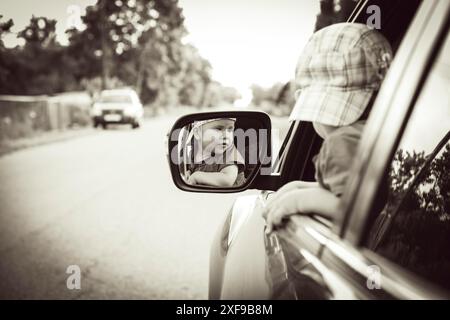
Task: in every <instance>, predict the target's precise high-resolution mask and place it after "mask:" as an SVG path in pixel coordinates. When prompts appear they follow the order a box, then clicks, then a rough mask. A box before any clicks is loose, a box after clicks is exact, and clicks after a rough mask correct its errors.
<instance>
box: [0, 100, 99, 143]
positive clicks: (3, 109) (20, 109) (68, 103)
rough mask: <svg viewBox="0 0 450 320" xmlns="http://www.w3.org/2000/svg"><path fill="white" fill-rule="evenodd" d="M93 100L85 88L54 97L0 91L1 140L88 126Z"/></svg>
mask: <svg viewBox="0 0 450 320" xmlns="http://www.w3.org/2000/svg"><path fill="white" fill-rule="evenodd" d="M91 103H92V102H91V98H90V97H89V95H88V94H86V93H84V92H83V93H79V92H78V93H65V94H61V95H57V96H51V97H50V96H2V95H0V140H4V139H17V138H24V137H30V136H33V135H36V134H37V133H39V132H45V131H52V130H66V129H69V128H73V127H84V126H88V125H90V124H91V120H90V107H91Z"/></svg>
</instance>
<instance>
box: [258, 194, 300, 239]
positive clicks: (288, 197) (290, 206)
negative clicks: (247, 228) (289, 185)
mask: <svg viewBox="0 0 450 320" xmlns="http://www.w3.org/2000/svg"><path fill="white" fill-rule="evenodd" d="M280 190H281V189H280ZM302 191H303V190H301V189H298V188H296V189H294V190H289V191H286V192H283V193H282V194H280V196H278V197H277V198H276V199H273V200H272V201H270V202H269V203H268V204H267V206H266V208H265V209H264V212H263V216H265V217H266V223H267V233H270V232H272V230H273V229H274V228H275V227H277V226H279V225H281V224H282V220H283V218H286V217H288V216H290V215H293V214H297V213H299V202H301V201H302V198H303V197H302V196H301V194H302V193H303V192H302ZM277 193H278V192H277Z"/></svg>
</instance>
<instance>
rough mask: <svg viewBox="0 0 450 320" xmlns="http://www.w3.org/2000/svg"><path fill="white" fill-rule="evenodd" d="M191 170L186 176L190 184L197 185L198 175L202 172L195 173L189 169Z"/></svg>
mask: <svg viewBox="0 0 450 320" xmlns="http://www.w3.org/2000/svg"><path fill="white" fill-rule="evenodd" d="M188 172H189V175H187V176H186V178H187V182H188V183H189V184H190V185H196V184H198V175H199V174H200V172H198V171H197V172H194V173H192V174H191V173H190V171H188Z"/></svg>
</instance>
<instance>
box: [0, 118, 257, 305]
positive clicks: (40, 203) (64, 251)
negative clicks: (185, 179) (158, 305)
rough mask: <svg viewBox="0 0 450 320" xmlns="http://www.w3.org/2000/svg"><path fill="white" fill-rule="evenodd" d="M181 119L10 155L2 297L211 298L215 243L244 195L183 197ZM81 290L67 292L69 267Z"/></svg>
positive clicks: (0, 258)
mask: <svg viewBox="0 0 450 320" xmlns="http://www.w3.org/2000/svg"><path fill="white" fill-rule="evenodd" d="M175 119H176V118H175V117H172V116H165V117H159V118H155V119H152V120H148V121H146V123H145V125H144V126H143V128H141V129H139V130H131V129H130V128H129V127H128V126H125V127H119V126H118V127H116V128H111V129H110V130H107V131H103V130H101V129H98V130H94V131H93V132H92V134H88V135H84V136H81V137H78V138H73V139H69V140H64V141H60V142H55V143H51V144H47V145H41V146H37V147H32V148H28V149H24V150H20V151H16V152H14V153H11V154H7V155H4V156H1V157H0V298H3V299H5V298H7V299H22V298H26V299H116V298H117V299H119V298H120V299H186V298H189V299H205V298H207V292H208V289H207V288H208V268H209V251H210V245H211V241H212V239H213V236H214V234H215V232H216V231H217V229H218V228H219V226H220V224H221V222H222V220H223V219H224V218H225V215H226V213H227V211H228V210H229V208H230V207H231V205H232V203H233V201H234V199H235V198H236V197H237V196H239V195H242V194H248V193H254V192H255V191H254V190H253V191H252V190H250V191H246V192H244V193H241V194H200V193H188V192H183V191H180V190H178V189H177V188H176V187H175V186H174V185H173V183H172V179H171V176H170V172H169V167H168V164H167V163H166V157H165V146H164V137H165V134H166V132H167V131H168V129H169V127H170V126H171V125H172V124H173V122H174V120H175ZM71 265H77V266H79V268H80V271H81V278H80V279H81V281H80V284H81V289H79V290H78V289H75V290H69V289H68V288H67V284H66V282H67V279H68V277H69V276H70V274H67V273H66V271H67V268H68V267H69V266H71Z"/></svg>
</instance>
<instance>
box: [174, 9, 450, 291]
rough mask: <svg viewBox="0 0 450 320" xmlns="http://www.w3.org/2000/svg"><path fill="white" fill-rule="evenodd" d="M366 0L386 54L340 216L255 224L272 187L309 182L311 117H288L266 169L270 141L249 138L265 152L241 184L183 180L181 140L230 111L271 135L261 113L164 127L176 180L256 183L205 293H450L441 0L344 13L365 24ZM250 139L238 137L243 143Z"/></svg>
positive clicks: (447, 98) (449, 141)
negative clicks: (388, 60) (269, 226)
mask: <svg viewBox="0 0 450 320" xmlns="http://www.w3.org/2000/svg"><path fill="white" fill-rule="evenodd" d="M373 4H376V5H379V6H380V7H381V12H383V15H382V17H385V18H384V19H385V20H382V24H381V25H382V29H381V32H383V33H384V34H385V35H386V37H387V38H388V39H389V41H390V42H391V43H392V45H393V48H394V51H395V52H396V53H395V57H394V61H393V63H392V66H391V68H390V70H389V72H388V74H387V76H386V78H385V80H384V83H383V85H382V87H381V89H380V92H379V94H378V96H377V98H376V101H375V104H374V106H373V109H372V111H371V114H370V117H369V119H368V121H367V125H366V128H365V131H364V133H363V136H362V138H361V143H360V144H359V150H358V152H357V155H356V157H355V162H354V163H353V165H352V169H351V172H350V175H349V178H348V182H347V186H346V190H345V191H344V194H343V195H342V198H341V206H340V209H339V210H340V212H339V213H340V214H341V215H339V216H341V217H342V218H341V219H336V220H335V221H331V220H328V219H327V218H324V217H321V216H319V215H295V216H292V217H291V218H290V219H289V220H287V221H286V224H285V225H284V227H282V228H278V229H277V230H276V231H275V232H274V233H272V234H270V235H267V234H266V233H265V232H264V229H265V227H266V223H265V220H264V218H263V217H262V214H261V213H262V210H263V208H264V206H265V205H266V202H267V200H268V199H270V197H271V196H272V194H273V192H272V191H275V190H277V189H279V188H280V187H281V186H283V185H284V184H286V183H288V182H290V181H293V180H303V181H314V177H315V169H314V165H313V162H312V158H313V156H315V155H316V154H317V152H318V151H319V149H320V146H321V143H322V140H321V139H320V137H319V136H318V135H317V134H316V133H315V131H314V129H313V128H312V125H311V124H310V123H308V122H302V121H292V123H291V127H290V129H289V131H288V133H287V135H286V138H285V140H284V143H283V145H282V147H281V149H280V152H279V153H277V154H275V155H274V156H275V157H276V158H275V159H276V160H275V161H274V165H272V166H270V168H269V169H270V170H269V174H267V171H266V170H265V171H264V172H263V169H267V168H266V166H265V159H267V158H269V159H270V156H271V154H270V152H269V153H266V151H267V150H269V151H270V149H271V148H270V143H271V140H270V138H269V139H265V140H261V138H259V140H255V139H253V140H255V142H254V143H253V144H254V146H256V148H263V147H265V146H267V148H266V149H267V150H261V153H260V154H262V155H267V156H266V157H263V158H262V160H260V162H258V163H256V166H254V167H251V168H250V170H249V172H248V173H246V174H245V178H246V180H245V182H244V183H242V184H241V185H240V186H237V187H227V188H225V187H221V188H219V187H215V186H208V185H205V186H202V185H190V184H189V183H188V182H186V181H188V180H186V179H183V177H182V173H183V170H181V169H182V168H183V167H184V166H185V163H189V161H191V160H190V159H191V157H190V154H191V153H189V152H186V153H187V154H188V156H187V157H186V156H184V153H182V152H181V151H183V150H186V151H189V150H190V149H192V148H193V147H195V145H194V146H192V144H190V143H189V142H190V140H189V139H185V138H184V137H185V136H187V137H189V132H190V131H189V129H190V124H191V123H195V122H196V121H204V120H206V119H208V118H210V119H218V118H226V119H229V118H234V119H236V128H242V127H243V128H244V129H248V128H250V129H254V130H253V131H254V132H260V133H266V136H268V137H271V131H270V130H271V121H270V119H269V118H268V116H267V115H265V114H264V113H262V112H256V111H251V112H249V111H248V112H236V111H230V112H220V113H203V114H190V115H187V116H184V117H182V118H180V119H179V120H178V121H177V122H176V123H175V124H174V126H173V128H172V130H171V131H170V132H169V135H168V140H167V141H168V144H167V147H168V148H167V155H168V157H169V160H170V161H169V165H170V169H171V173H172V178H173V181H174V183H175V185H176V186H177V187H178V188H180V189H182V190H185V191H190V192H210V193H211V192H216V193H227V192H239V191H244V190H247V189H256V190H260V191H258V193H256V194H249V195H244V196H241V197H239V198H237V199H236V201H235V202H234V204H233V206H232V208H231V209H230V211H229V213H228V215H227V216H226V217H225V218H224V222H223V223H222V224H221V225H220V228H219V230H218V232H217V233H216V236H215V238H214V240H213V242H212V246H211V252H210V264H209V265H210V275H209V279H210V281H209V298H210V299H214V300H215V299H449V298H450V272H449V271H450V250H449V247H450V175H449V173H450V131H449V130H450V95H449V90H448V89H449V88H450V59H449V58H450V29H449V26H450V24H449V22H450V2H448V1H439V0H427V1H401V0H399V1H394V0H389V1H385V0H364V1H360V2H359V3H358V5H357V7H356V9H355V10H354V13H356V16H355V14H352V16H351V17H350V18H349V19H348V21H349V22H360V23H364V22H365V16H364V15H362V14H360V13H361V12H362V13H364V12H367V9H366V8H368V6H370V5H373ZM382 19H383V18H382ZM247 131H249V130H247ZM250 133H251V132H250ZM236 135H237V134H236ZM254 135H255V136H257V135H256V133H255V134H254ZM250 137H251V135H250ZM262 137H263V138H264V137H265V136H264V135H262ZM247 140H249V139H247V138H246V139H245V141H247ZM184 141H187V143H186V142H184ZM267 144H269V145H267ZM184 146H186V147H184ZM251 147H252V145H251V144H250V145H246V144H245V145H243V146H241V147H240V149H241V150H243V151H241V150H240V151H241V154H243V155H244V154H245V152H246V151H247V150H250V151H251ZM238 148H239V146H238ZM178 150H181V151H178ZM247 158H248V157H245V161H248V160H247ZM174 160H175V161H174ZM176 161H178V162H176ZM186 166H187V165H186ZM180 168H181V169H180ZM194 211H195V210H194ZM192 215H193V217H194V218H195V212H192Z"/></svg>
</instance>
